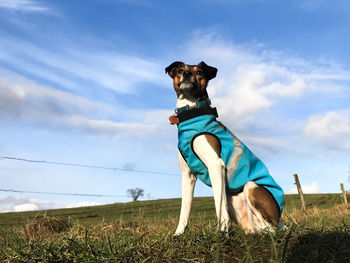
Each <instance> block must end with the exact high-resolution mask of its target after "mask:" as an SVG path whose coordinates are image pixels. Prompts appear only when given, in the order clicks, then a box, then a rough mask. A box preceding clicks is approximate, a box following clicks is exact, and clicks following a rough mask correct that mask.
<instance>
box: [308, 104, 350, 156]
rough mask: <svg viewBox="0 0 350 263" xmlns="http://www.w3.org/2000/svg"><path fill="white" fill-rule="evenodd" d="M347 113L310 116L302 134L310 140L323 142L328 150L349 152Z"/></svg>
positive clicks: (349, 119) (349, 133) (349, 121)
mask: <svg viewBox="0 0 350 263" xmlns="http://www.w3.org/2000/svg"><path fill="white" fill-rule="evenodd" d="M349 113H350V112H349V111H346V110H344V111H338V112H336V111H330V112H327V113H325V114H323V115H314V116H311V117H310V118H309V119H308V120H307V122H306V124H305V127H304V134H305V135H306V136H307V137H308V138H309V139H311V140H314V141H318V142H323V143H326V144H327V147H328V148H330V149H337V150H346V151H348V150H350V116H349Z"/></svg>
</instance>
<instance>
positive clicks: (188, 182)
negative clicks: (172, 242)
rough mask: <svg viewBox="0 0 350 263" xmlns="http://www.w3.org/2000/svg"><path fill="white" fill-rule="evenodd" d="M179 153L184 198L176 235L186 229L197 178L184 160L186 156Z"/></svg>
mask: <svg viewBox="0 0 350 263" xmlns="http://www.w3.org/2000/svg"><path fill="white" fill-rule="evenodd" d="M178 155H179V161H180V167H181V173H182V181H181V192H182V199H181V212H180V219H179V224H178V226H177V228H176V231H175V234H174V235H175V236H177V235H181V234H182V233H183V232H184V231H185V229H186V227H187V225H188V221H189V218H190V212H191V205H192V199H193V192H194V186H195V184H196V180H197V177H195V176H194V175H193V174H192V173H191V170H190V168H189V167H188V165H187V163H186V161H185V160H184V158H183V157H182V155H181V153H180V152H179V151H178Z"/></svg>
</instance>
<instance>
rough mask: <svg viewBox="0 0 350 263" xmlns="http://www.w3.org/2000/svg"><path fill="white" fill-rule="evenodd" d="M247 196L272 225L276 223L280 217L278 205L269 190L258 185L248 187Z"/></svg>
mask: <svg viewBox="0 0 350 263" xmlns="http://www.w3.org/2000/svg"><path fill="white" fill-rule="evenodd" d="M248 198H249V200H250V203H251V204H252V205H253V206H254V207H255V208H256V209H257V210H258V211H260V213H261V215H262V216H263V218H264V219H265V220H266V221H267V222H269V223H270V224H272V225H273V226H277V225H278V221H279V218H280V213H279V207H278V204H277V202H276V200H275V198H273V196H272V194H271V193H270V192H269V190H267V189H266V188H265V187H263V186H261V185H258V187H254V188H251V189H249V191H248Z"/></svg>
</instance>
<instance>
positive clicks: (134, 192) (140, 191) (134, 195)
mask: <svg viewBox="0 0 350 263" xmlns="http://www.w3.org/2000/svg"><path fill="white" fill-rule="evenodd" d="M126 192H127V194H128V196H130V197H131V198H132V200H133V201H136V200H137V198H139V197H140V196H143V192H144V191H143V189H140V188H138V187H136V188H134V189H128V190H127V191H126Z"/></svg>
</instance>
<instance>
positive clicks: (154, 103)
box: [0, 0, 350, 212]
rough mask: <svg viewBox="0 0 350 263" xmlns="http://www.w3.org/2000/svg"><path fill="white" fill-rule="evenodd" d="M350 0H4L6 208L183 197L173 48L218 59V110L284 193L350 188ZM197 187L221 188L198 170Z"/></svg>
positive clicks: (0, 104)
mask: <svg viewBox="0 0 350 263" xmlns="http://www.w3.org/2000/svg"><path fill="white" fill-rule="evenodd" d="M349 9H350V4H348V3H347V1H340V0H338V1H333V2H332V3H330V2H329V1H322V0H321V1H311V0H297V1H273V0H249V1H241V0H232V1H229V0H217V1H214V0H197V1H176V2H174V1H160V0H153V1H151V0H139V1H136V0H85V1H82V0H75V1H63V0H60V1H58V0H57V1H53V0H52V1H40V0H1V1H0V138H1V139H0V155H1V156H12V157H19V158H26V159H31V160H46V161H54V162H63V163H77V164H86V165H95V166H105V167H115V168H127V169H132V170H143V171H145V170H146V171H160V172H165V173H172V174H175V176H174V175H166V174H149V173H138V172H125V171H113V170H103V169H93V168H81V167H71V166H60V165H53V164H51V165H50V164H40V163H28V162H20V161H14V160H8V159H1V160H0V181H1V184H0V188H1V189H15V190H23V191H34V192H55V193H84V194H104V195H118V196H121V197H113V198H112V197H93V196H91V197H87V196H57V195H40V194H29V193H10V192H0V211H3V212H4V211H20V210H28V209H47V208H59V207H72V206H81V205H91V204H92V205H93V204H104V203H114V202H125V201H129V200H130V198H127V197H123V196H126V190H127V189H129V188H134V187H140V188H143V189H144V190H145V196H144V199H155V198H173V197H180V193H181V189H180V188H181V184H180V180H181V177H179V176H176V174H178V175H179V174H180V170H179V165H178V161H177V153H176V147H177V130H176V127H173V126H170V125H169V124H168V117H169V116H170V115H171V114H172V113H173V110H174V107H175V103H176V96H175V92H174V91H173V89H172V84H171V79H170V78H169V77H168V76H166V75H165V73H164V68H165V67H166V66H168V65H169V64H170V63H172V62H173V61H175V60H182V61H184V62H186V63H189V64H196V63H199V62H200V61H202V60H203V61H205V62H206V63H207V64H209V65H211V66H215V67H217V68H218V75H217V77H216V78H215V79H213V80H212V81H211V82H210V83H209V87H208V92H209V96H210V97H211V100H212V103H213V104H214V106H216V107H217V108H218V111H219V116H220V117H219V119H220V120H221V121H222V122H224V123H225V124H226V126H228V127H229V128H230V129H231V130H232V131H233V133H235V134H236V135H237V136H238V137H239V138H240V139H241V140H242V141H243V142H244V143H245V144H246V145H247V146H248V147H249V148H251V149H252V150H253V151H254V152H255V153H256V154H257V155H258V156H259V157H260V159H262V160H263V161H264V162H265V163H266V165H267V166H268V168H269V170H270V173H271V174H272V175H273V176H274V178H275V179H276V181H277V182H278V183H280V185H281V186H282V187H283V189H284V191H285V192H286V193H292V192H295V187H294V184H293V176H292V175H293V173H298V174H299V177H300V181H301V183H302V185H303V187H304V191H305V192H310V193H311V192H321V193H327V192H339V191H340V190H339V184H340V183H341V182H342V183H345V186H346V188H349V187H348V185H349V181H348V177H349V165H350V159H349V151H350V107H349V102H350V92H349V91H350V88H349V84H350V54H349V52H348V46H349V42H350V41H349V30H350V21H349V20H350V17H349V15H348V14H349ZM195 195H196V196H208V195H212V192H211V189H210V188H208V187H206V186H204V185H203V184H202V183H200V182H198V183H197V186H196V190H195Z"/></svg>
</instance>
